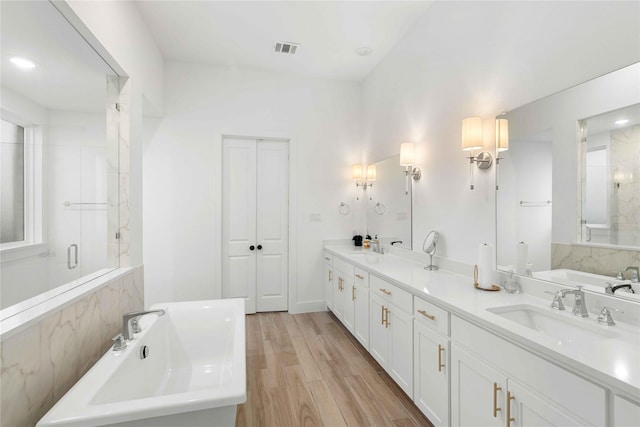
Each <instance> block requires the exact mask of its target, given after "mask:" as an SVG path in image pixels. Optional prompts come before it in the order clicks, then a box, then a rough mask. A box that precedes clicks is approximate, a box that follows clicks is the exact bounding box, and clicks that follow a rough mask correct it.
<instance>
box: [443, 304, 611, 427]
mask: <svg viewBox="0 0 640 427" xmlns="http://www.w3.org/2000/svg"><path fill="white" fill-rule="evenodd" d="M451 339H452V345H451V408H452V413H451V421H452V425H453V426H478V425H486V426H491V425H496V426H530V425H545V426H562V427H565V426H579V425H582V426H585V425H586V426H604V425H607V411H606V395H607V393H606V390H605V389H604V388H602V387H600V386H598V385H596V384H593V383H591V382H589V381H587V380H585V379H583V378H582V377H580V376H577V375H574V374H573V373H571V372H568V371H566V370H564V369H562V368H560V367H559V366H557V365H555V364H553V363H551V362H548V361H546V360H544V359H542V358H540V357H538V356H535V355H533V354H532V353H530V352H529V351H527V350H524V349H522V348H520V347H518V346H516V345H514V344H511V343H509V342H508V341H506V340H503V339H502V338H499V337H497V336H496V335H494V334H492V333H490V332H488V331H486V330H484V329H482V328H479V327H477V326H475V325H472V324H471V323H469V322H467V321H465V320H463V319H460V318H458V317H457V316H451ZM576 390H579V391H580V392H579V393H576ZM508 419H509V421H508Z"/></svg>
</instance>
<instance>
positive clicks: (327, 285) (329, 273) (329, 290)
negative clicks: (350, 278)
mask: <svg viewBox="0 0 640 427" xmlns="http://www.w3.org/2000/svg"><path fill="white" fill-rule="evenodd" d="M333 282H334V280H333V268H332V267H331V266H330V265H329V264H327V263H325V264H324V301H325V303H326V304H327V308H328V309H329V310H332V309H333Z"/></svg>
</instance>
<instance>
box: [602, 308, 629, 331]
mask: <svg viewBox="0 0 640 427" xmlns="http://www.w3.org/2000/svg"><path fill="white" fill-rule="evenodd" d="M609 310H613V311H615V312H617V313H620V314H624V311H622V310H619V309H617V308H612V307H602V311H601V312H600V314H599V315H598V323H600V324H602V325H607V326H613V325H615V324H616V322H615V321H614V320H613V317H612V316H611V311H609Z"/></svg>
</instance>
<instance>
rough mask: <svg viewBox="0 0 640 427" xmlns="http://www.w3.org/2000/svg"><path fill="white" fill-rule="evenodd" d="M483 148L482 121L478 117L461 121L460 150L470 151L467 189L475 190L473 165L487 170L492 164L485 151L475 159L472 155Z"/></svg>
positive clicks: (489, 156)
mask: <svg viewBox="0 0 640 427" xmlns="http://www.w3.org/2000/svg"><path fill="white" fill-rule="evenodd" d="M482 148H484V142H483V141H482V119H481V118H480V117H469V118H466V119H464V120H463V121H462V150H463V151H470V152H471V153H470V156H469V157H467V158H468V159H469V180H470V182H471V183H470V184H469V189H471V190H473V189H475V186H474V185H473V164H474V163H475V164H476V165H477V166H478V169H489V168H490V167H491V165H492V164H493V156H491V153H489V152H487V151H483V152H481V153H480V154H478V156H477V157H475V156H474V155H473V150H479V149H482Z"/></svg>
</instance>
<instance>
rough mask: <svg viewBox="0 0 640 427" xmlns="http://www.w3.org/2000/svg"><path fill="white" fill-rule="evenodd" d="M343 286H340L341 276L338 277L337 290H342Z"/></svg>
mask: <svg viewBox="0 0 640 427" xmlns="http://www.w3.org/2000/svg"><path fill="white" fill-rule="evenodd" d="M343 289H344V287H343V286H342V277H338V290H340V291H342V290H343Z"/></svg>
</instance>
